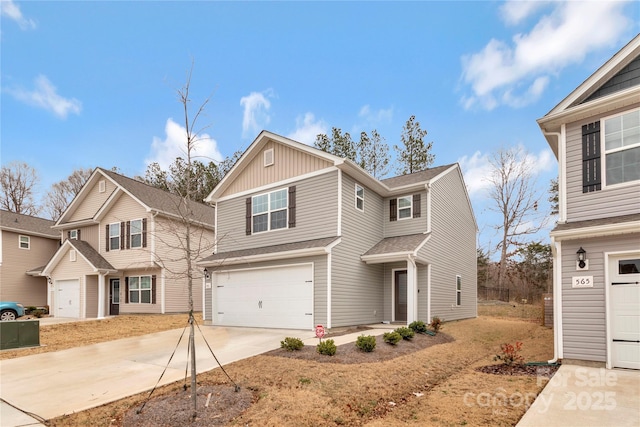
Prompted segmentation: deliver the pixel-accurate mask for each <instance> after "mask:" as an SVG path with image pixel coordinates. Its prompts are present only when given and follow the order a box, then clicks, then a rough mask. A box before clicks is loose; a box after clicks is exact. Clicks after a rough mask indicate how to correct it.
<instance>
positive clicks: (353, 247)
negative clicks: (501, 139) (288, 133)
mask: <svg viewBox="0 0 640 427" xmlns="http://www.w3.org/2000/svg"><path fill="white" fill-rule="evenodd" d="M206 201H208V202H210V203H212V204H214V205H215V208H216V210H215V214H216V219H215V224H216V242H217V247H216V250H215V253H214V254H213V255H211V256H209V257H207V258H204V259H203V260H201V261H199V262H198V264H199V265H200V266H201V267H203V268H206V269H207V272H206V275H205V277H206V279H205V281H204V318H205V321H206V322H207V323H208V324H214V325H229V326H252V327H272V328H293V329H311V328H313V327H314V325H318V324H322V325H323V326H325V327H327V328H333V327H338V326H347V325H359V324H372V323H380V322H394V323H395V322H397V323H400V324H409V323H411V322H412V321H414V320H422V321H424V322H429V321H430V320H431V319H432V318H433V317H434V316H437V317H440V318H441V319H443V320H445V321H448V320H456V319H463V318H469V317H475V316H476V314H477V310H476V233H477V226H476V222H475V218H474V215H473V211H472V208H471V204H470V202H469V198H468V196H467V191H466V187H465V184H464V182H463V178H462V172H461V171H460V167H459V166H458V165H457V164H452V165H446V166H439V167H435V168H432V169H428V170H425V171H422V172H418V173H414V174H410V175H403V176H399V177H395V178H390V179H385V180H377V179H375V178H373V177H372V176H370V175H369V174H368V173H366V172H365V171H364V170H363V169H361V168H360V167H358V166H357V165H356V164H355V163H354V162H352V161H350V160H346V159H343V158H340V157H336V156H334V155H331V154H327V153H325V152H323V151H320V150H318V149H315V148H313V147H310V146H308V145H305V144H301V143H299V142H296V141H292V140H290V139H287V138H284V137H282V136H279V135H275V134H273V133H270V132H266V131H263V132H262V133H260V135H258V137H257V138H256V140H255V141H254V142H253V143H252V144H251V146H250V147H249V148H248V149H247V151H246V152H245V153H244V154H243V155H242V157H241V158H240V159H239V160H238V162H237V163H236V165H235V166H234V167H233V169H231V171H230V172H229V173H228V174H227V175H226V176H225V177H224V179H223V180H222V181H220V183H219V184H218V185H217V186H216V188H215V189H214V190H213V192H212V193H211V194H210V195H209V196H208V197H207V199H206Z"/></svg>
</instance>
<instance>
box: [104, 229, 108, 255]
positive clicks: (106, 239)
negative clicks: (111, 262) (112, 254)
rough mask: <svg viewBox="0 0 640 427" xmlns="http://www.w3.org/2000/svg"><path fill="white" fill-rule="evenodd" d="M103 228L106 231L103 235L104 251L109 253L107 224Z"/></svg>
mask: <svg viewBox="0 0 640 427" xmlns="http://www.w3.org/2000/svg"><path fill="white" fill-rule="evenodd" d="M105 228H106V230H107V231H106V232H105V234H104V240H105V242H106V245H105V246H106V247H105V250H106V251H107V252H109V224H107V225H106V227H105Z"/></svg>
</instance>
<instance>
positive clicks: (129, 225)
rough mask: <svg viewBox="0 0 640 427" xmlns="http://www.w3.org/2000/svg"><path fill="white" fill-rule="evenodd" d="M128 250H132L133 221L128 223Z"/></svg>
mask: <svg viewBox="0 0 640 427" xmlns="http://www.w3.org/2000/svg"><path fill="white" fill-rule="evenodd" d="M127 249H131V221H127Z"/></svg>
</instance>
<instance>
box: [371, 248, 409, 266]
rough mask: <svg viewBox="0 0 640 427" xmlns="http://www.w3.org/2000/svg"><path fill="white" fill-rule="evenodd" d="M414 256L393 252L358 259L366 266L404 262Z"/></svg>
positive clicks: (407, 253)
mask: <svg viewBox="0 0 640 427" xmlns="http://www.w3.org/2000/svg"><path fill="white" fill-rule="evenodd" d="M413 256H415V252H413V251H406V252H394V253H386V254H375V255H362V256H361V257H360V259H361V260H362V261H364V262H366V263H367V264H383V263H386V262H397V261H406V260H407V259H408V258H409V257H413Z"/></svg>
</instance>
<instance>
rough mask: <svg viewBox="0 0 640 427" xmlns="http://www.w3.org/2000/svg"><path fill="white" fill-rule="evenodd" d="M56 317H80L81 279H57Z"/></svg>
mask: <svg viewBox="0 0 640 427" xmlns="http://www.w3.org/2000/svg"><path fill="white" fill-rule="evenodd" d="M55 315H56V317H75V318H78V317H80V281H79V280H58V281H56V311H55Z"/></svg>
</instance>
